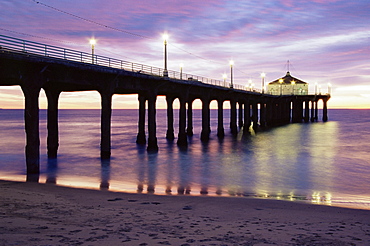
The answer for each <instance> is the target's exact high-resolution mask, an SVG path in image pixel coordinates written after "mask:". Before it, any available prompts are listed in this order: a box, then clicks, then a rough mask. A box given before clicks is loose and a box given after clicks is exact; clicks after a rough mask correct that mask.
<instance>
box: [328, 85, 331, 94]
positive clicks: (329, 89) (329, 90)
mask: <svg viewBox="0 0 370 246" xmlns="http://www.w3.org/2000/svg"><path fill="white" fill-rule="evenodd" d="M328 94H329V95H330V94H331V84H330V83H328Z"/></svg>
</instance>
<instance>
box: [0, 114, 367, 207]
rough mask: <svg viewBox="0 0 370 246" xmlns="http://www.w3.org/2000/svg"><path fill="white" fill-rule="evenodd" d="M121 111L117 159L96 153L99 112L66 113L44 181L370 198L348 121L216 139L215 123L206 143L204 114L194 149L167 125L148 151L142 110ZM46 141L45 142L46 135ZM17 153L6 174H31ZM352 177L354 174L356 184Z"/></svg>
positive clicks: (182, 191)
mask: <svg viewBox="0 0 370 246" xmlns="http://www.w3.org/2000/svg"><path fill="white" fill-rule="evenodd" d="M158 111H159V112H158V119H165V117H163V115H162V114H164V115H165V111H164V112H163V111H161V110H158ZM114 114H115V115H116V118H113V125H112V133H113V134H112V147H113V149H112V158H111V160H104V161H102V160H101V159H100V158H99V156H97V155H96V153H97V151H96V150H97V149H98V146H99V144H97V143H96V142H97V141H99V140H96V139H98V135H99V130H100V129H99V127H100V125H99V111H96V112H95V111H90V112H89V113H88V114H86V115H84V116H83V117H82V116H81V117H80V116H76V113H73V117H71V115H70V111H62V115H61V116H60V117H61V120H60V125H61V126H60V129H61V131H62V133H61V134H60V137H61V139H60V143H61V145H60V153H59V156H58V158H57V159H47V157H46V153H43V155H42V158H41V167H42V170H41V171H42V172H41V175H40V177H39V179H38V181H39V182H41V183H53V184H58V185H66V186H74V187H87V188H94V189H104V190H112V191H125V192H140V193H154V194H172V195H213V196H220V195H222V196H230V195H231V196H246V197H269V198H276V199H286V200H308V201H311V202H313V203H321V204H331V203H332V202H333V200H336V201H338V199H339V201H340V202H343V201H345V200H346V199H347V198H348V197H351V199H355V200H356V199H357V198H356V197H359V195H361V194H362V195H363V197H362V198H363V199H364V201H365V202H368V201H369V197H370V195H369V194H368V193H366V184H368V183H369V181H368V180H367V179H366V177H365V176H366V175H368V172H369V171H367V169H366V163H365V162H366V158H368V157H369V156H368V154H367V155H366V153H367V152H365V151H361V152H360V154H361V153H362V154H361V155H357V156H356V160H354V159H350V158H351V157H350V154H351V153H352V152H353V150H354V149H353V148H348V146H349V145H350V143H352V144H353V143H354V141H351V140H349V139H348V137H346V136H347V135H345V134H346V133H345V132H343V126H342V125H341V122H337V121H329V122H326V123H315V124H310V123H308V124H290V125H287V126H283V127H279V128H274V129H270V130H266V131H264V132H257V134H255V135H250V134H244V135H242V134H240V135H238V137H232V136H231V135H230V134H226V136H225V138H224V139H218V138H217V136H216V132H215V130H213V129H216V127H215V126H214V123H211V128H212V130H213V131H212V133H211V139H210V141H208V142H206V143H202V142H201V141H200V140H199V124H197V123H196V122H200V121H199V119H198V118H197V117H200V116H199V115H198V116H197V112H195V113H194V117H195V118H194V122H195V124H194V133H195V134H194V136H193V137H191V138H189V145H188V148H187V149H180V148H178V146H177V145H176V142H175V141H173V142H171V141H167V140H166V139H165V137H164V136H165V131H166V128H165V126H163V127H159V129H158V136H163V137H159V138H158V145H159V147H160V148H159V149H160V151H159V152H158V153H148V152H147V151H146V148H145V146H140V145H136V144H133V143H134V142H135V138H136V119H137V118H136V113H135V111H130V112H129V115H127V111H118V112H116V111H114ZM130 114H132V115H130ZM67 119H68V120H67ZM118 119H125V121H124V122H123V121H120V120H118ZM79 121H83V122H84V124H85V125H84V127H85V129H86V131H84V132H79V130H78V128H76V127H73V126H72V127H71V125H75V124H78V123H79ZM130 122H132V123H130ZM227 124H228V122H225V129H227ZM45 128H46V127H45V125H43V126H42V127H41V128H40V132H41V134H45ZM17 131H18V130H17ZM4 134H5V133H4ZM352 135H353V134H352ZM44 136H45V135H44ZM78 136H80V138H79V137H78ZM353 137H354V138H359V136H358V135H354V136H353ZM343 138H344V139H343ZM10 139H11V138H10ZM18 140H19V139H18V138H16V139H14V141H10V142H9V143H8V146H7V147H8V149H10V150H12V151H15V152H17V150H16V147H15V146H17V144H18V143H19V141H18ZM12 142H14V144H13V143H12ZM41 142H42V143H41V144H42V145H43V144H45V143H44V142H45V139H41ZM3 147H4V146H3ZM352 147H353V146H352ZM349 150H350V151H351V152H348V151H349ZM360 150H361V148H360ZM346 151H347V152H346ZM18 152H20V153H18V155H17V157H15V155H14V156H13V157H12V162H11V163H12V165H10V164H8V165H6V164H4V163H9V162H5V161H4V157H2V158H3V159H2V163H1V165H2V169H1V173H0V174H1V175H0V178H1V179H10V180H22V178H21V177H22V175H23V177H25V176H24V173H25V171H23V172H20V171H19V170H24V155H23V149H22V148H19V150H18ZM16 154H17V153H16ZM349 160H351V161H356V163H359V164H360V166H357V169H359V168H362V169H361V170H362V172H357V173H356V170H352V169H351V168H354V167H353V166H355V164H353V163H350V164H351V165H348V161H349ZM361 175H363V176H361ZM349 178H353V179H352V180H351V181H349V180H348V179H349ZM352 187H356V190H352ZM346 197H347V198H346ZM347 200H348V199H347Z"/></svg>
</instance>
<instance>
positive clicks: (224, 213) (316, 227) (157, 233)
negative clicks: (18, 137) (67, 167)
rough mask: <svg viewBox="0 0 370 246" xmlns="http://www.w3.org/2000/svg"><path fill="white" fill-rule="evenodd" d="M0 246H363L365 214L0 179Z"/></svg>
mask: <svg viewBox="0 0 370 246" xmlns="http://www.w3.org/2000/svg"><path fill="white" fill-rule="evenodd" d="M0 194H1V196H0V203H1V206H0V208H1V209H0V245H370V211H369V210H356V209H347V208H337V207H329V206H322V205H311V204H305V203H297V202H287V201H276V200H264V199H252V198H237V197H205V196H204V197H195V196H178V195H174V196H157V195H147V194H127V193H120V192H110V191H99V190H87V189H75V188H68V187H60V186H56V185H52V184H38V183H24V182H9V181H0Z"/></svg>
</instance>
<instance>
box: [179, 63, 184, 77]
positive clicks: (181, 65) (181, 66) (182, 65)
mask: <svg viewBox="0 0 370 246" xmlns="http://www.w3.org/2000/svg"><path fill="white" fill-rule="evenodd" d="M183 67H184V64H183V63H180V79H181V80H182V68H183Z"/></svg>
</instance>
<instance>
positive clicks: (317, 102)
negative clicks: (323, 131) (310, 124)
mask: <svg viewBox="0 0 370 246" xmlns="http://www.w3.org/2000/svg"><path fill="white" fill-rule="evenodd" d="M318 104H319V101H315V120H316V121H317V120H318V119H319V105H318Z"/></svg>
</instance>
